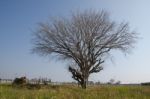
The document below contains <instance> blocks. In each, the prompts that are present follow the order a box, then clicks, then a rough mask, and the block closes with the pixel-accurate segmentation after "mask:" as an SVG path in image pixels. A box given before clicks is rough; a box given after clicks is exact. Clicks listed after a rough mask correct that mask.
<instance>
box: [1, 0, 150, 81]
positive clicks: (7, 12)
mask: <svg viewBox="0 0 150 99" xmlns="http://www.w3.org/2000/svg"><path fill="white" fill-rule="evenodd" d="M149 4H150V1H149V0H0V78H14V77H18V76H27V77H29V78H34V77H36V78H38V77H47V78H51V79H52V81H73V80H72V78H71V74H70V73H68V71H67V66H66V63H65V62H63V61H58V60H54V59H51V58H48V57H40V56H38V55H35V54H31V49H32V47H33V45H32V43H31V39H32V37H33V36H32V33H33V31H34V30H36V28H37V23H38V22H45V21H47V20H48V18H49V17H50V16H63V17H68V16H69V15H70V12H72V11H76V10H81V11H82V10H85V9H93V10H97V11H98V10H101V9H104V10H106V11H108V12H109V13H110V17H111V19H113V20H115V21H117V22H121V21H127V22H129V23H130V27H131V29H132V30H136V31H137V32H138V33H139V36H140V39H139V40H138V43H137V44H136V47H135V48H134V49H133V51H132V53H131V54H130V55H127V56H125V55H124V54H121V53H119V52H118V53H114V54H113V57H112V59H113V61H114V62H111V61H110V60H111V59H109V60H107V62H106V63H105V66H104V70H103V71H101V72H100V73H98V74H93V75H92V76H90V80H93V81H101V82H107V81H109V80H110V79H111V78H114V79H115V80H120V81H121V82H122V83H140V82H147V81H150V61H149V59H150V58H149V57H150V52H149V51H150V45H149V43H150V33H149V31H150V30H149V29H150V28H149V26H150V19H149V18H150V13H149V9H150V6H149Z"/></svg>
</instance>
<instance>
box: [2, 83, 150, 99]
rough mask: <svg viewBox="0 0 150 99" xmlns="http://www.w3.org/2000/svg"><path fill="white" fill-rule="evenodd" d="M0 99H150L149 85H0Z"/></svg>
mask: <svg viewBox="0 0 150 99" xmlns="http://www.w3.org/2000/svg"><path fill="white" fill-rule="evenodd" d="M0 99H150V86H113V85H109V86H108V85H103V86H89V87H88V88H87V89H86V90H84V89H81V88H80V87H77V86H71V85H60V86H42V88H41V89H28V88H26V87H24V88H19V87H13V86H11V85H6V84H3V85H2V84H1V85H0Z"/></svg>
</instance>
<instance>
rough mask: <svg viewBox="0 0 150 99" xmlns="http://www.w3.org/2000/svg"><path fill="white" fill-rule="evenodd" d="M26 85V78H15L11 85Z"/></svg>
mask: <svg viewBox="0 0 150 99" xmlns="http://www.w3.org/2000/svg"><path fill="white" fill-rule="evenodd" d="M26 84H27V78H26V77H20V78H15V79H14V81H13V85H21V86H23V85H26Z"/></svg>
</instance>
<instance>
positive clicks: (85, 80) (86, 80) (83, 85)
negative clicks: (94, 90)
mask: <svg viewBox="0 0 150 99" xmlns="http://www.w3.org/2000/svg"><path fill="white" fill-rule="evenodd" d="M87 82H88V79H84V80H83V82H82V83H81V87H82V88H83V89H86V86H87Z"/></svg>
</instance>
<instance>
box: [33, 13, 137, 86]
mask: <svg viewBox="0 0 150 99" xmlns="http://www.w3.org/2000/svg"><path fill="white" fill-rule="evenodd" d="M135 41H136V33H134V32H132V31H130V29H129V26H128V24H127V23H124V22H123V23H119V24H117V23H116V22H114V21H111V20H110V19H109V14H108V13H106V12H105V11H100V12H96V11H91V10H90V11H84V12H77V13H74V14H72V16H71V17H70V18H68V19H64V18H57V19H52V20H51V21H49V22H47V23H40V24H39V29H38V30H37V32H36V33H35V39H34V44H35V46H34V48H33V51H34V52H36V53H38V54H41V55H51V54H55V55H57V56H58V57H61V59H68V60H69V61H71V64H70V65H69V68H68V70H69V71H70V72H71V73H72V78H74V79H75V80H76V81H78V83H79V84H80V85H81V87H82V88H86V84H87V81H88V78H89V75H90V74H92V73H97V72H99V71H101V70H103V65H102V64H103V63H104V60H105V59H106V58H105V57H106V56H109V55H110V54H111V53H110V52H111V51H112V50H120V51H122V52H123V53H127V52H128V51H130V49H131V48H132V47H133V45H134V43H135Z"/></svg>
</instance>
